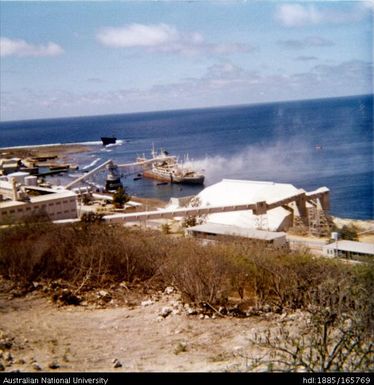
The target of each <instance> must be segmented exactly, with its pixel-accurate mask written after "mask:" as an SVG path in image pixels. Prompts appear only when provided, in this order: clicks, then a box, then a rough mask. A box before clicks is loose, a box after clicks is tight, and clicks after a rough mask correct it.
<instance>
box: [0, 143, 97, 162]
mask: <svg viewBox="0 0 374 385" xmlns="http://www.w3.org/2000/svg"><path fill="white" fill-rule="evenodd" d="M89 143H91V144H89ZM94 143H95V144H94ZM99 144H101V143H99V142H97V144H96V142H85V143H84V142H82V143H54V144H42V145H32V146H15V147H1V148H0V156H6V157H11V158H12V157H20V158H22V157H30V156H31V157H32V156H46V155H52V154H53V155H57V156H58V157H60V156H65V155H69V154H78V153H81V152H89V151H92V150H93V147H94V146H97V145H99Z"/></svg>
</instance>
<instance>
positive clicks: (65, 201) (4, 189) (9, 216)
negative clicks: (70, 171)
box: [0, 172, 78, 224]
mask: <svg viewBox="0 0 374 385" xmlns="http://www.w3.org/2000/svg"><path fill="white" fill-rule="evenodd" d="M36 184H37V177H36V176H31V175H29V174H28V173H23V172H17V173H13V174H10V175H7V176H2V177H0V224H8V223H13V222H15V221H19V220H20V219H23V218H26V217H30V216H33V215H37V214H41V213H43V214H46V215H48V217H49V218H50V219H51V220H61V219H70V218H77V214H78V210H77V195H76V194H75V193H74V192H71V191H68V190H64V189H61V190H52V189H50V188H44V187H39V186H37V185H36Z"/></svg>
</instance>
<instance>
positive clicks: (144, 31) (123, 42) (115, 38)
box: [97, 24, 179, 48]
mask: <svg viewBox="0 0 374 385" xmlns="http://www.w3.org/2000/svg"><path fill="white" fill-rule="evenodd" d="M178 35H179V34H178V32H177V30H176V29H175V28H173V27H170V26H168V25H166V24H158V25H143V24H130V25H128V26H125V27H121V28H112V27H108V28H103V29H102V30H101V31H99V33H98V34H97V39H98V40H99V41H100V42H101V43H102V44H104V45H106V46H109V47H122V48H129V47H139V46H140V47H157V46H162V45H165V44H167V43H171V42H175V41H178V37H179V36H178Z"/></svg>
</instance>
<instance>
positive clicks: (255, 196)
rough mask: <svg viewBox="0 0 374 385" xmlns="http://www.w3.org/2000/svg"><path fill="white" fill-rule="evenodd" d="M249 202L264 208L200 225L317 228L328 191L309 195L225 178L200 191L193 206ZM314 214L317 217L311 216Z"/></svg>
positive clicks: (225, 214) (207, 219)
mask: <svg viewBox="0 0 374 385" xmlns="http://www.w3.org/2000/svg"><path fill="white" fill-rule="evenodd" d="M248 203H253V204H256V203H263V206H264V208H265V209H264V210H263V211H261V212H254V211H253V210H241V211H230V212H222V213H220V212H219V213H213V214H208V215H206V216H204V217H203V218H200V219H201V222H204V223H216V224H222V225H230V226H238V227H241V228H245V229H258V230H266V231H287V230H288V229H289V228H290V227H292V226H294V225H295V223H297V222H302V223H304V224H305V225H306V226H314V225H315V224H316V222H317V220H318V223H320V224H322V222H323V221H322V220H321V216H322V215H324V212H325V211H326V210H327V209H328V208H329V190H328V189H327V188H326V187H322V188H320V189H318V190H316V191H313V192H310V193H308V192H306V191H304V190H303V189H298V188H296V187H295V186H293V185H292V184H288V183H275V182H260V181H249V180H232V179H223V180H222V181H221V182H219V183H216V184H214V185H211V186H209V187H207V188H205V189H204V190H203V191H201V192H200V193H199V194H198V195H197V196H196V198H194V199H192V200H191V203H190V207H214V206H229V205H241V204H248ZM311 213H314V214H318V215H314V216H313V217H312V216H311ZM317 216H318V218H317Z"/></svg>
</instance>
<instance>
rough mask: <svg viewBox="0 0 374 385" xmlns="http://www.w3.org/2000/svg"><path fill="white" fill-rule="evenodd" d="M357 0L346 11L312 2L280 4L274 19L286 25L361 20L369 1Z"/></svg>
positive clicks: (299, 25)
mask: <svg viewBox="0 0 374 385" xmlns="http://www.w3.org/2000/svg"><path fill="white" fill-rule="evenodd" d="M362 3H363V4H365V6H363V5H362V4H361V2H357V4H354V6H352V7H351V9H350V10H349V11H348V10H346V11H344V10H337V9H327V8H322V7H316V6H315V5H314V4H307V5H301V4H282V5H280V6H279V7H278V8H277V10H276V13H275V19H276V20H278V21H279V22H280V23H281V24H283V25H284V26H286V27H302V26H305V25H317V24H321V23H332V24H340V23H347V22H355V21H359V20H361V19H362V18H363V17H365V15H366V14H367V12H365V11H364V8H366V9H367V7H371V6H372V5H371V4H372V3H371V2H362Z"/></svg>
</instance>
